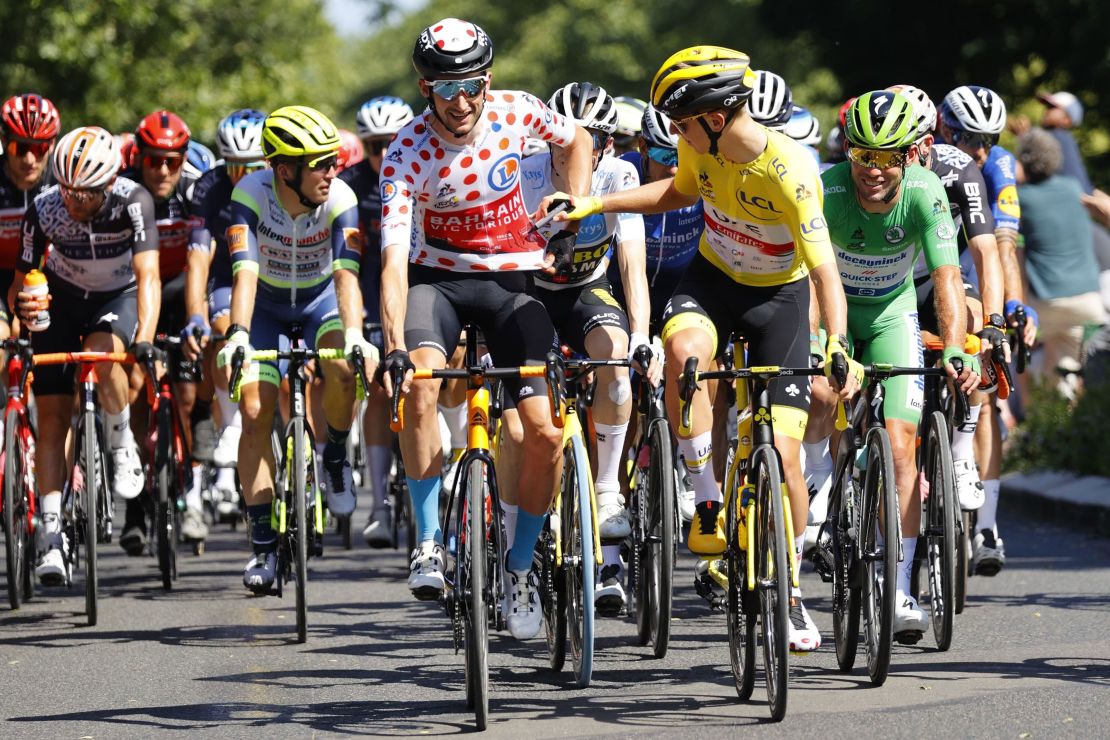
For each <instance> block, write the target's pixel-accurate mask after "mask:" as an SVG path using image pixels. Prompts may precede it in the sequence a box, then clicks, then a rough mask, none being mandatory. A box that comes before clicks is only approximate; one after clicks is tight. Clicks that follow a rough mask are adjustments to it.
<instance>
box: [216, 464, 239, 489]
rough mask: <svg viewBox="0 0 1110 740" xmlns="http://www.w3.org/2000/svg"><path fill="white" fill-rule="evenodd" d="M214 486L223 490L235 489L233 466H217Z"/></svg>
mask: <svg viewBox="0 0 1110 740" xmlns="http://www.w3.org/2000/svg"><path fill="white" fill-rule="evenodd" d="M216 487H217V488H222V489H224V490H228V491H233V490H235V468H219V469H218V470H217V471H216Z"/></svg>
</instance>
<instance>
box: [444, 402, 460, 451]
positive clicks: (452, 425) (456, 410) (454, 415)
mask: <svg viewBox="0 0 1110 740" xmlns="http://www.w3.org/2000/svg"><path fill="white" fill-rule="evenodd" d="M439 413H441V414H443V420H444V421H445V422H447V431H448V432H450V433H451V449H453V450H465V449H466V401H463V402H462V403H460V404H459V405H458V406H444V405H443V404H439Z"/></svg>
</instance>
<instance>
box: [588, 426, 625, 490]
mask: <svg viewBox="0 0 1110 740" xmlns="http://www.w3.org/2000/svg"><path fill="white" fill-rule="evenodd" d="M594 432H595V434H596V435H597V481H596V483H595V485H594V488H596V489H597V493H598V495H599V496H600V495H601V494H602V493H616V492H618V491H620V488H621V486H620V481H619V480H618V478H617V473H618V471H619V469H620V464H621V451H622V450H623V449H624V437H625V435H626V434H627V433H628V422H627V421H626V422H625V423H623V424H597V423H595V424H594Z"/></svg>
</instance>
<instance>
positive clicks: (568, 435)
mask: <svg viewBox="0 0 1110 740" xmlns="http://www.w3.org/2000/svg"><path fill="white" fill-rule="evenodd" d="M562 416H563V441H562V444H561V447H560V449H563V450H565V449H566V448H567V445H568V444H571V440H573V439H574V437H575V436H576V435H577V436H579V437H580V438H581V439H582V444H583V445H584V446H585V445H586V431H585V429H584V428H583V427H582V419H581V417H579V416H578V404H577V402H575V403H571V404H566V403H564V405H563V414H562ZM587 449H588V447H587ZM586 480H587V481H588V482H589V486H590V509H591V511H592V513H593V517H592V519H591V521H593V525H594V526H593V530H594V531H593V542H594V562H597V563H600V562H601V533H600V530H599V529H598V526H597V492H596V491H595V490H594V477H593V474H592V473H591V474H589V475H587V476H586ZM551 511H552V513H554V514H557V515H558V516H559V517H560V519H559V521H562V496H556V497H555V500H554V501H553V502H552V504H551ZM552 534H553V535H554V537H555V562H556V563H557V564H559V565H562V564H563V538H562V533H561V532H559V531H558V528H556V529H555V531H554V532H553V533H552Z"/></svg>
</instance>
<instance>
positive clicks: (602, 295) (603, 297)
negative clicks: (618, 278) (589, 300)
mask: <svg viewBox="0 0 1110 740" xmlns="http://www.w3.org/2000/svg"><path fill="white" fill-rule="evenodd" d="M590 292H591V293H593V294H594V297H595V298H597V299H598V300H599V301H601V302H602V303H604V304H605V305H606V306H612V307H613V308H620V307H621V304H620V303H618V302H617V299H616V298H614V297H613V294H612V293H610V292H609V291H607V290H605V289H604V288H592V289H591V290H590Z"/></svg>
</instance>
